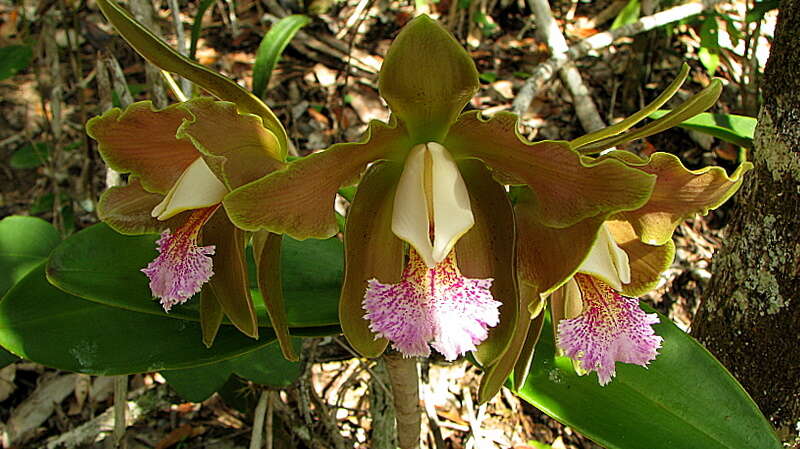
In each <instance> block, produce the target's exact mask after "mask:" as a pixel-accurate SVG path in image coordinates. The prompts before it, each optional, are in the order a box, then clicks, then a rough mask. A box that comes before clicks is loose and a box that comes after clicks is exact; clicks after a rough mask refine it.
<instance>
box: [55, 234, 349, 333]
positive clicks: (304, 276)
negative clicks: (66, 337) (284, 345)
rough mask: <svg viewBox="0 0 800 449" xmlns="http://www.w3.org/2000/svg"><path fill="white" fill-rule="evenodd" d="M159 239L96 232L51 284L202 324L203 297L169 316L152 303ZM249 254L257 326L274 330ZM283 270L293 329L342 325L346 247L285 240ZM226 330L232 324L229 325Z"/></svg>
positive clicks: (72, 246) (70, 246)
mask: <svg viewBox="0 0 800 449" xmlns="http://www.w3.org/2000/svg"><path fill="white" fill-rule="evenodd" d="M157 238H158V236H156V235H152V234H149V235H140V236H124V235H121V234H118V233H117V232H115V231H114V230H112V229H111V228H109V227H108V225H106V224H102V223H101V224H98V225H95V226H91V227H89V228H87V229H84V230H83V231H81V232H79V233H77V234H75V235H74V236H72V237H70V238H68V239H67V240H65V241H64V242H63V243H62V244H61V245H59V247H58V248H56V250H55V251H54V252H53V255H52V257H51V258H50V261H49V263H48V267H47V274H48V278H49V279H50V281H51V282H52V283H53V284H54V285H56V286H58V287H59V288H61V289H63V290H64V291H67V292H69V293H71V294H74V295H77V296H80V297H82V298H86V299H88V300H90V301H95V302H99V303H102V304H105V305H108V306H112V307H115V308H122V309H127V310H131V311H136V312H142V313H146V314H151V315H161V316H165V317H170V318H180V319H186V320H191V321H198V320H199V319H200V315H199V308H200V301H199V300H198V299H199V297H197V298H193V299H190V300H189V301H188V302H187V303H186V304H183V305H181V306H176V307H174V308H173V309H172V310H171V311H170V312H169V314H167V313H166V312H164V310H163V309H162V308H161V306H160V305H159V304H158V303H157V302H156V301H155V299H153V298H152V295H151V293H150V288H149V286H148V280H147V277H146V276H144V275H143V274H142V273H141V272H140V271H139V270H141V269H142V268H144V267H145V266H147V264H148V263H149V262H150V261H151V260H152V259H153V258H154V257H155V256H156V249H155V248H156V246H155V241H156V239H157ZM247 253H248V265H249V273H250V274H249V279H250V286H251V294H252V296H253V303H254V306H255V308H256V313H257V315H258V324H259V326H269V319H268V318H267V315H266V312H265V310H264V304H263V301H262V300H261V294H260V293H259V292H258V291H257V290H254V288H255V287H256V277H255V265H254V263H253V261H252V255H251V251H249V250H248V251H247ZM281 264H282V266H283V274H282V279H283V289H284V290H283V294H284V299H285V301H286V308H287V315H288V323H289V327H302V328H306V327H326V326H331V325H338V323H339V318H338V313H337V307H338V301H339V288H340V286H341V278H342V271H343V267H342V243H341V242H340V241H339V240H337V239H335V238H334V239H329V240H307V241H302V242H301V241H297V240H293V239H290V238H284V239H283V248H282V258H281ZM224 324H230V323H229V322H228V321H225V322H224ZM223 327H227V326H223ZM220 332H221V331H220Z"/></svg>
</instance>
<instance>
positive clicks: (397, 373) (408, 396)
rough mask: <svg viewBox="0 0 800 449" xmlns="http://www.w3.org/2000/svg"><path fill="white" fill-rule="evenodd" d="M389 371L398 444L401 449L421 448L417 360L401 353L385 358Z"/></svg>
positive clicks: (385, 356)
mask: <svg viewBox="0 0 800 449" xmlns="http://www.w3.org/2000/svg"><path fill="white" fill-rule="evenodd" d="M383 357H384V359H385V360H386V368H387V369H388V371H389V380H390V381H391V383H392V392H393V394H394V408H395V411H396V414H397V442H398V446H399V447H400V449H417V448H419V447H420V425H421V421H422V410H421V408H420V406H419V373H418V371H417V359H416V358H413V357H408V358H407V357H403V354H400V353H399V352H393V353H389V354H386V355H384V356H383Z"/></svg>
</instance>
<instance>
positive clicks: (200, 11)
mask: <svg viewBox="0 0 800 449" xmlns="http://www.w3.org/2000/svg"><path fill="white" fill-rule="evenodd" d="M213 4H214V0H201V2H200V4H199V5H197V13H196V14H195V16H194V22H193V23H192V37H191V40H190V42H189V57H190V58H192V59H195V55H196V54H197V41H198V40H199V39H200V31H201V30H202V29H203V15H205V13H206V11H207V10H208V8H209V7H210V6H211V5H213Z"/></svg>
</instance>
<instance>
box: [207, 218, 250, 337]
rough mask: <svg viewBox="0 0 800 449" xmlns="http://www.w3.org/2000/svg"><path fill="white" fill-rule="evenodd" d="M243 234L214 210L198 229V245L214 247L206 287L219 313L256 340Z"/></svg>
mask: <svg viewBox="0 0 800 449" xmlns="http://www.w3.org/2000/svg"><path fill="white" fill-rule="evenodd" d="M244 240H245V235H244V231H242V230H241V229H238V228H236V227H235V226H233V224H232V223H231V222H230V220H228V217H227V215H225V212H223V211H222V210H218V211H217V212H216V213H215V214H214V215H213V216H212V217H211V219H210V220H208V222H207V223H206V224H205V225H204V226H203V229H202V244H203V245H214V246H215V253H214V256H213V259H214V275H213V276H211V279H210V280H209V281H208V286H206V287H205V288H211V289H212V290H213V292H214V296H215V297H216V298H217V301H219V304H220V305H221V306H222V310H223V312H225V315H226V316H227V317H228V318H229V319H230V320H231V323H233V325H234V326H236V327H237V328H238V329H239V330H240V331H242V333H244V334H245V335H247V336H249V337H253V338H258V321H257V318H256V312H255V309H254V308H253V301H252V300H251V299H250V288H249V286H248V283H247V265H246V263H245V256H244Z"/></svg>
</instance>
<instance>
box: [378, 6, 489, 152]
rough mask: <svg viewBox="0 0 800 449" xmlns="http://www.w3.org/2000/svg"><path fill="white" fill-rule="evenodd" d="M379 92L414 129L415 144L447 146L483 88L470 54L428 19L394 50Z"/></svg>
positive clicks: (411, 26)
mask: <svg viewBox="0 0 800 449" xmlns="http://www.w3.org/2000/svg"><path fill="white" fill-rule="evenodd" d="M378 87H379V90H380V94H381V96H382V97H383V98H384V99H385V100H386V102H387V103H388V104H389V108H390V109H391V110H392V112H393V113H394V114H396V115H397V116H398V117H399V118H400V119H401V120H402V121H404V122H406V123H407V124H408V130H409V133H410V134H411V137H412V139H413V143H425V142H431V141H441V139H442V138H443V137H444V135H445V134H446V133H447V128H448V126H449V125H450V124H451V123H453V122H454V121H455V120H456V117H458V114H459V113H460V112H461V110H462V109H463V108H464V106H465V105H466V104H467V102H468V101H469V100H470V99H471V98H472V96H473V95H475V93H476V92H477V91H478V88H479V87H480V83H479V82H478V71H477V70H476V69H475V63H474V62H472V58H470V56H469V54H467V52H466V51H464V49H463V48H462V47H461V45H459V43H458V42H457V41H456V40H455V39H454V38H453V36H452V35H451V34H450V33H449V32H448V31H447V30H445V29H444V28H443V27H442V26H441V25H439V24H438V23H436V21H434V20H432V19H430V18H429V17H427V16H425V15H422V16H419V17H417V18H415V19H414V20H412V21H411V22H409V23H408V24H406V26H405V27H403V30H402V31H401V32H400V34H398V35H397V37H396V38H395V40H394V42H393V43H392V45H391V47H389V51H388V52H387V53H386V59H385V60H384V62H383V66H382V67H381V72H380V75H379V79H378Z"/></svg>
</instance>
